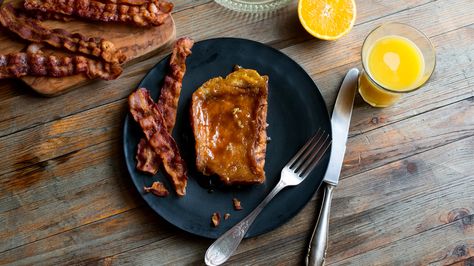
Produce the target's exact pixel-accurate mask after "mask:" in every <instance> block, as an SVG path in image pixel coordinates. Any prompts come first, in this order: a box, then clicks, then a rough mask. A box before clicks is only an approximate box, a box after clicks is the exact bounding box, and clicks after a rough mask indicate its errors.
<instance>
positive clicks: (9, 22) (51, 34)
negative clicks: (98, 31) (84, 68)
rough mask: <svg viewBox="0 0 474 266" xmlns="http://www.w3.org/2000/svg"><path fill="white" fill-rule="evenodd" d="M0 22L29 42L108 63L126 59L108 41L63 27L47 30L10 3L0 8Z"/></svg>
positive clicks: (120, 61)
mask: <svg viewBox="0 0 474 266" xmlns="http://www.w3.org/2000/svg"><path fill="white" fill-rule="evenodd" d="M0 24H1V25H2V26H3V27H5V28H7V29H9V30H10V31H11V32H14V33H16V34H17V35H18V36H20V37H21V38H22V39H24V40H27V41H30V42H35V43H45V44H48V45H50V46H52V47H55V48H62V49H65V50H68V51H71V52H80V53H82V54H85V55H91V56H95V57H98V58H101V59H103V60H104V61H106V62H109V63H122V62H124V61H125V59H126V56H125V55H124V54H123V53H122V52H121V51H119V50H117V49H115V46H114V44H113V43H112V42H110V41H107V40H104V39H96V38H86V37H85V36H84V35H81V34H79V33H74V34H72V33H69V32H68V31H66V30H64V29H53V30H49V29H47V28H45V27H43V26H41V25H40V24H38V23H37V22H36V21H34V20H33V19H30V18H27V17H25V16H22V15H20V14H18V12H17V11H16V10H15V9H14V8H13V6H12V5H11V4H8V5H5V6H3V7H2V8H0Z"/></svg>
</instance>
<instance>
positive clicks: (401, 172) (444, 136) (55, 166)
mask: <svg viewBox="0 0 474 266" xmlns="http://www.w3.org/2000/svg"><path fill="white" fill-rule="evenodd" d="M174 2H175V4H176V9H175V12H174V18H175V21H176V25H177V33H178V36H190V37H193V38H194V39H196V40H202V39H207V38H212V37H222V36H233V37H242V38H248V39H253V40H257V41H260V42H263V43H266V44H268V45H270V46H272V47H275V48H277V49H280V50H281V51H283V52H284V53H286V54H288V55H289V56H290V57H291V58H293V59H294V60H295V61H296V62H298V63H299V64H301V65H302V66H303V67H304V68H305V69H306V70H307V72H308V73H309V74H310V75H311V76H312V77H313V78H314V80H315V81H316V83H317V84H318V86H319V88H320V90H321V92H322V94H323V96H324V99H325V100H326V104H327V106H328V108H329V110H332V106H333V104H334V101H335V97H336V93H337V91H338V87H339V84H340V82H341V80H342V77H343V75H344V74H345V72H346V71H347V70H348V69H349V68H351V67H354V66H356V67H359V68H360V49H361V45H362V41H363V39H364V37H365V36H366V35H367V34H368V33H369V31H370V30H371V29H373V28H374V27H376V26H377V25H379V24H381V23H383V22H388V21H398V22H406V23H409V24H412V25H414V26H416V27H417V28H419V29H420V30H422V31H423V32H425V33H426V34H427V35H428V36H429V37H430V38H431V40H432V42H433V43H434V45H435V46H436V50H437V66H436V71H435V73H434V75H433V77H432V78H431V79H430V81H429V82H428V84H427V85H426V86H425V87H424V88H423V89H421V90H419V91H417V92H415V93H411V94H409V95H407V96H406V97H404V98H403V99H402V100H401V101H400V103H398V104H397V105H395V106H393V107H390V108H385V109H375V108H371V107H369V106H368V105H367V104H365V103H364V102H363V101H362V100H361V98H360V97H359V96H357V98H356V103H355V110H354V115H353V119H352V125H351V129H350V138H349V142H348V148H347V154H346V157H345V161H344V167H343V170H342V176H341V178H342V181H341V182H340V185H339V187H338V188H337V189H336V191H335V197H334V200H333V205H332V213H331V214H332V215H331V220H330V235H329V250H328V259H327V264H328V265H346V264H354V265H374V264H377V265H378V264H385V265H406V264H415V265H425V264H429V263H432V264H434V265H443V264H452V263H454V264H456V265H474V174H473V172H474V171H473V170H474V169H473V168H474V152H473V150H474V2H473V0H455V1H449V0H440V1H432V0H400V1H389V0H385V1H380V0H379V1H376V0H370V1H367V0H366V1H362V0H360V1H357V9H358V14H357V15H358V16H357V21H356V25H355V27H354V28H353V29H352V31H351V32H350V33H349V34H348V35H347V36H345V37H343V38H341V39H340V40H338V41H335V42H328V41H320V40H316V39H314V38H312V37H311V36H309V35H308V34H307V33H305V31H304V30H303V28H302V27H301V26H300V24H299V22H298V18H297V14H296V2H295V3H293V4H292V5H291V6H289V7H288V8H285V9H283V10H280V11H278V12H274V13H271V14H267V15H250V14H240V13H235V12H232V11H228V10H226V9H224V8H222V7H220V6H218V5H217V4H215V3H213V2H212V1H209V0H199V1H186V0H175V1H174ZM167 53H169V50H166V51H163V52H162V53H161V54H160V55H158V56H156V57H153V58H150V59H148V60H146V61H143V62H141V63H139V64H137V65H135V66H132V67H129V68H127V69H126V70H125V71H124V74H123V75H122V76H121V78H120V79H118V80H115V81H110V82H101V81H98V82H94V83H91V84H90V85H87V86H84V87H82V88H79V89H77V90H75V91H72V92H70V93H67V94H65V95H62V96H59V97H56V98H44V97H41V96H39V95H37V94H35V93H33V92H32V91H30V90H29V89H28V88H27V87H25V86H24V85H22V84H21V83H19V82H14V81H0V159H1V163H0V264H10V263H12V264H18V265H26V264H32V265H40V264H45V265H55V264H56V265H57V264H100V265H102V264H103V265H110V264H115V265H120V264H132V265H141V264H152V265H158V264H170V265H182V264H202V263H203V256H204V253H205V251H206V248H207V247H208V246H209V245H210V244H211V242H212V241H211V240H207V239H203V238H199V237H195V236H192V235H189V234H187V233H185V232H182V231H180V230H178V229H176V228H174V227H173V226H172V225H170V224H168V223H167V222H165V221H164V220H162V219H161V218H160V217H159V216H157V215H156V214H154V213H153V212H152V211H151V209H150V208H148V207H147V206H146V205H145V203H144V201H143V200H142V199H141V198H140V197H139V195H138V193H137V192H136V191H135V189H134V188H133V186H132V183H131V181H130V178H129V176H128V174H127V172H126V170H125V167H124V159H123V156H122V145H121V139H122V134H121V127H122V122H123V118H124V115H125V113H126V112H127V104H126V97H127V95H128V94H129V93H130V92H131V91H132V90H134V89H135V88H136V86H137V83H138V82H139V80H140V79H141V78H142V77H143V76H144V74H145V73H146V72H147V71H148V69H150V68H151V67H152V66H153V65H154V64H155V63H156V62H157V61H158V60H159V59H161V58H162V57H163V56H164V55H166V54H167ZM319 199H320V197H319V196H315V197H314V199H313V200H312V201H311V202H310V203H309V204H308V205H307V206H306V207H305V208H304V210H303V211H302V212H301V213H299V214H298V215H297V216H296V217H294V218H293V219H292V220H291V221H290V222H288V223H287V224H285V225H284V226H282V227H280V228H278V229H277V230H275V231H272V232H270V233H267V234H265V235H262V236H259V237H255V238H252V239H249V240H245V241H243V243H242V245H241V246H240V247H239V249H238V251H237V253H236V254H235V256H233V257H232V258H231V260H230V261H229V264H235V265H240V264H248V265H258V264H260V265H263V264H265V265H276V264H278V265H297V264H302V262H303V256H304V254H305V252H306V250H305V249H306V246H307V244H308V241H309V236H310V231H311V230H312V228H313V225H314V222H315V217H316V216H317V211H318V210H317V206H319Z"/></svg>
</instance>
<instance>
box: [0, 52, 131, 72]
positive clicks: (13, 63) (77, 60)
mask: <svg viewBox="0 0 474 266" xmlns="http://www.w3.org/2000/svg"><path fill="white" fill-rule="evenodd" d="M121 73H122V68H121V67H120V65H119V64H110V63H104V62H102V61H98V60H93V59H89V58H85V57H83V56H78V55H74V56H55V55H45V54H43V53H42V52H41V51H40V50H39V48H38V46H37V45H30V47H29V48H28V51H27V52H19V53H11V54H7V55H0V79H4V78H19V77H22V76H26V75H30V76H47V77H66V76H72V75H77V74H85V75H86V76H87V77H88V78H90V79H94V78H101V79H104V80H110V79H116V78H117V77H118V76H119V75H120V74H121Z"/></svg>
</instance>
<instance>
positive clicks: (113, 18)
mask: <svg viewBox="0 0 474 266" xmlns="http://www.w3.org/2000/svg"><path fill="white" fill-rule="evenodd" d="M107 2H108V3H102V2H101V1H99V0H25V3H24V7H25V8H26V9H28V10H39V11H42V12H47V13H59V14H63V15H68V16H75V17H79V18H84V19H89V20H95V21H104V22H123V23H132V24H135V25H137V26H159V25H162V24H163V23H164V22H165V20H166V18H167V17H168V16H169V14H170V13H171V10H172V9H173V4H172V3H169V2H166V1H163V0H151V1H150V2H147V3H144V4H142V5H134V4H130V3H127V2H128V1H119V3H118V4H115V3H110V1H107Z"/></svg>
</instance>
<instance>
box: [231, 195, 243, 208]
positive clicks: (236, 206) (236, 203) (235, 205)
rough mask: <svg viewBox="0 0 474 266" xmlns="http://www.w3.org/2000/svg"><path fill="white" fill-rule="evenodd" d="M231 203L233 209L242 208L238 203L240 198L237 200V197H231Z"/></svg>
mask: <svg viewBox="0 0 474 266" xmlns="http://www.w3.org/2000/svg"><path fill="white" fill-rule="evenodd" d="M232 203H233V204H234V210H236V211H240V210H242V209H243V208H242V206H241V205H240V200H238V199H237V198H233V199H232Z"/></svg>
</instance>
